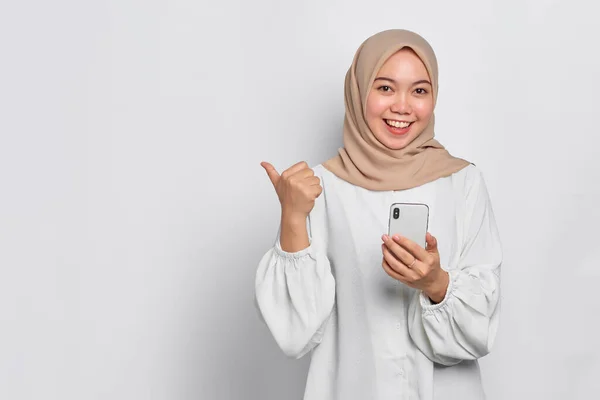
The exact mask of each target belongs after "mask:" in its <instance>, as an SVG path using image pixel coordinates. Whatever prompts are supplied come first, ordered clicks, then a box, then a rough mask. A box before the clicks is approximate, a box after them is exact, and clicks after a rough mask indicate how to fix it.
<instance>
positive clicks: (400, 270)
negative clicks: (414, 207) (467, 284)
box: [381, 232, 450, 303]
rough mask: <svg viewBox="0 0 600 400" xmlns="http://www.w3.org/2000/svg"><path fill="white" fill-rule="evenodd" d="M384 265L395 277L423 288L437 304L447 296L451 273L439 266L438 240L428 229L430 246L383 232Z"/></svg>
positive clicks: (406, 283)
mask: <svg viewBox="0 0 600 400" xmlns="http://www.w3.org/2000/svg"><path fill="white" fill-rule="evenodd" d="M382 239H383V244H382V245H381V250H382V251H383V262H382V266H383V269H384V270H385V272H386V273H387V274H388V275H389V276H391V277H392V278H394V279H396V280H398V281H400V282H402V283H404V284H405V285H407V286H410V287H412V288H415V289H419V290H422V291H423V292H424V293H425V294H426V295H427V296H428V297H429V298H430V299H431V301H432V302H434V303H439V302H441V301H442V300H443V299H444V297H445V296H446V290H447V289H448V284H449V280H450V279H449V276H448V273H447V272H446V271H444V270H443V269H442V267H441V266H440V253H439V252H438V248H437V240H436V238H435V237H433V235H431V234H430V233H429V232H427V236H426V237H425V240H426V243H427V249H424V248H422V247H421V246H419V245H418V244H416V243H415V242H413V241H412V240H409V239H407V238H405V237H400V236H398V235H394V236H393V237H391V238H390V237H389V236H388V235H383V236H382Z"/></svg>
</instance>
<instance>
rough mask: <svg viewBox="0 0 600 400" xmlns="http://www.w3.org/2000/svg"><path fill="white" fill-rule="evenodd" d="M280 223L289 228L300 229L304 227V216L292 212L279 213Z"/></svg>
mask: <svg viewBox="0 0 600 400" xmlns="http://www.w3.org/2000/svg"><path fill="white" fill-rule="evenodd" d="M281 223H282V224H284V225H287V226H290V227H301V226H305V225H306V215H304V214H300V213H293V212H286V211H282V212H281Z"/></svg>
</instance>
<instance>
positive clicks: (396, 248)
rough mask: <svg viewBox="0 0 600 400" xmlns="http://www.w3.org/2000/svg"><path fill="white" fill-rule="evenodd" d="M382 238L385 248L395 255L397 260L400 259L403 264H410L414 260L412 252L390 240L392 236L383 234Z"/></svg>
mask: <svg viewBox="0 0 600 400" xmlns="http://www.w3.org/2000/svg"><path fill="white" fill-rule="evenodd" d="M394 236H397V235H394ZM382 239H383V243H385V245H386V246H387V248H388V249H389V250H390V251H391V252H392V253H393V254H394V255H395V256H396V258H398V260H400V261H402V262H403V263H404V264H406V265H410V264H411V263H412V262H413V261H414V260H415V257H414V256H413V255H412V254H410V253H409V252H408V251H406V249H404V248H403V247H402V246H400V245H399V244H398V243H396V242H395V241H394V240H392V238H390V237H389V236H388V235H383V237H382Z"/></svg>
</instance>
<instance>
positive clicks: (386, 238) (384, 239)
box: [381, 235, 390, 242]
mask: <svg viewBox="0 0 600 400" xmlns="http://www.w3.org/2000/svg"><path fill="white" fill-rule="evenodd" d="M381 239H382V240H383V241H384V242H386V241H388V240H389V239H390V238H389V236H388V235H383V236H381Z"/></svg>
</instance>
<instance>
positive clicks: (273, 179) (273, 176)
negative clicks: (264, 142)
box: [260, 161, 280, 186]
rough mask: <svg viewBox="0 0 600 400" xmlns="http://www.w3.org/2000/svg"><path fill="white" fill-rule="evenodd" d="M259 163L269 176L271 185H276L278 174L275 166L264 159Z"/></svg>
mask: <svg viewBox="0 0 600 400" xmlns="http://www.w3.org/2000/svg"><path fill="white" fill-rule="evenodd" d="M260 165H261V166H262V167H263V168H264V169H265V171H267V175H268V176H269V179H270V180H271V183H272V184H273V186H276V185H277V182H279V178H280V176H279V173H278V172H277V170H276V169H275V167H274V166H272V165H271V164H270V163H268V162H266V161H263V162H261V163H260Z"/></svg>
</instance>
